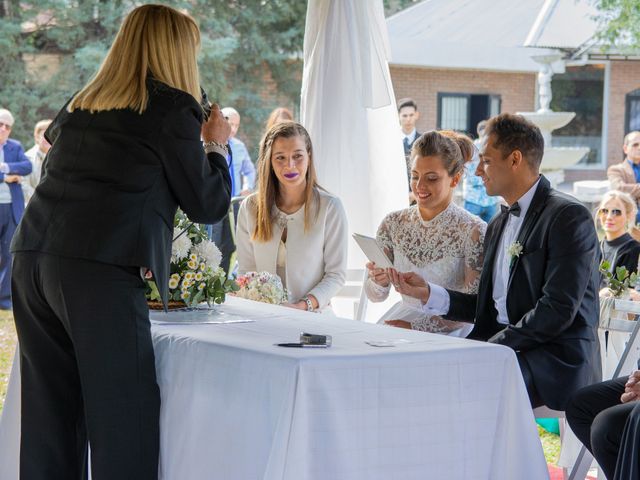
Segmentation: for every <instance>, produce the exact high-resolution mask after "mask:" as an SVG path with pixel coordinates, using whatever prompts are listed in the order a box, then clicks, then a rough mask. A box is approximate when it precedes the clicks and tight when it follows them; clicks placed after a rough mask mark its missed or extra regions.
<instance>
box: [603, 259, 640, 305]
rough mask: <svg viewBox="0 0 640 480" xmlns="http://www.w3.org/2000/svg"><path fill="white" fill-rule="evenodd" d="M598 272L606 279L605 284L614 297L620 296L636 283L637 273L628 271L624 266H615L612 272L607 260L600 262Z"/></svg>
mask: <svg viewBox="0 0 640 480" xmlns="http://www.w3.org/2000/svg"><path fill="white" fill-rule="evenodd" d="M600 273H602V275H604V277H605V278H606V279H607V286H608V287H609V290H611V293H612V294H613V296H614V297H615V298H620V297H621V296H622V294H623V293H624V292H625V291H626V290H627V289H628V288H629V286H631V287H633V286H634V285H635V284H636V280H637V277H638V276H637V275H636V274H635V273H632V274H631V275H629V272H628V271H627V269H626V268H625V267H616V271H615V272H614V273H612V272H611V264H610V263H609V262H608V261H607V260H603V261H602V262H601V263H600Z"/></svg>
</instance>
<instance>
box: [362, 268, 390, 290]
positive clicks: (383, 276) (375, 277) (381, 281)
mask: <svg viewBox="0 0 640 480" xmlns="http://www.w3.org/2000/svg"><path fill="white" fill-rule="evenodd" d="M366 267H367V273H368V275H369V280H371V281H372V282H373V283H375V284H376V285H380V286H381V287H388V286H389V283H390V280H389V274H388V273H387V271H386V270H385V269H384V268H377V267H376V264H375V263H374V262H369V263H367V265H366Z"/></svg>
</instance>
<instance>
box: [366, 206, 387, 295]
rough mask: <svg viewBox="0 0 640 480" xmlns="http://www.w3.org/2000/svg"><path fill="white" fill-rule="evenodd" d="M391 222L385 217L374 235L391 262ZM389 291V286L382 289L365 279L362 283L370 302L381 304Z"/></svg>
mask: <svg viewBox="0 0 640 480" xmlns="http://www.w3.org/2000/svg"><path fill="white" fill-rule="evenodd" d="M391 230H392V228H391V221H390V218H389V216H388V215H387V216H386V217H385V218H384V219H383V220H382V222H381V223H380V226H379V227H378V232H377V233H376V240H377V241H378V243H379V244H380V246H381V247H382V248H383V250H384V252H385V253H386V254H387V256H388V257H389V259H390V260H391V261H392V262H393V240H392V238H391ZM390 290H391V285H389V286H386V287H382V286H380V285H378V284H376V283H375V282H373V281H372V280H371V279H367V281H366V282H364V292H365V294H366V295H367V298H368V299H369V300H371V301H372V302H383V301H385V300H386V299H387V297H388V296H389V291H390Z"/></svg>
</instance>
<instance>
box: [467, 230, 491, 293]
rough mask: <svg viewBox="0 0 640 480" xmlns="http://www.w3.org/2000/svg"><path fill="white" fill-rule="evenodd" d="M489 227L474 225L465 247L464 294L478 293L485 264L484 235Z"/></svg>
mask: <svg viewBox="0 0 640 480" xmlns="http://www.w3.org/2000/svg"><path fill="white" fill-rule="evenodd" d="M486 230H487V225H486V224H485V223H484V222H478V223H477V224H475V225H473V226H472V228H471V231H470V235H469V237H468V239H467V242H466V245H465V255H464V256H465V259H464V288H463V289H462V293H478V285H479V283H480V273H481V272H482V264H483V262H484V247H483V244H484V234H485V232H486Z"/></svg>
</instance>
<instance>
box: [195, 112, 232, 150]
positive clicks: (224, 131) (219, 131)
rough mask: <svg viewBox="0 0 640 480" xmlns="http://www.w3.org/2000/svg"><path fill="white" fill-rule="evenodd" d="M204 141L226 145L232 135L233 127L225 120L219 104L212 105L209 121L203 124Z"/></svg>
mask: <svg viewBox="0 0 640 480" xmlns="http://www.w3.org/2000/svg"><path fill="white" fill-rule="evenodd" d="M201 135H202V140H204V141H205V142H217V143H221V144H222V145H226V143H227V142H228V141H229V136H230V135H231V125H229V122H227V119H226V118H224V116H223V115H222V112H221V111H220V107H219V106H218V104H217V103H214V104H213V105H211V114H210V115H209V120H207V121H206V122H204V123H203V124H202V132H201Z"/></svg>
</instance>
